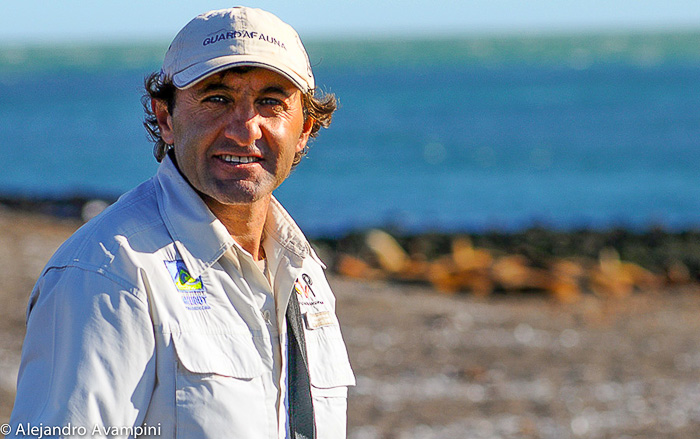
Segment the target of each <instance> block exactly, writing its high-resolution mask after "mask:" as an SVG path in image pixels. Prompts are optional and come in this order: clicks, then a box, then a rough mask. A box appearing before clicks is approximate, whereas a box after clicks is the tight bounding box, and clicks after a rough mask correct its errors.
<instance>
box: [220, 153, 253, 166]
mask: <svg viewBox="0 0 700 439" xmlns="http://www.w3.org/2000/svg"><path fill="white" fill-rule="evenodd" d="M221 158H222V160H224V161H226V162H228V163H236V164H238V163H253V162H259V161H260V159H259V158H258V157H250V156H244V157H240V156H237V155H222V156H221Z"/></svg>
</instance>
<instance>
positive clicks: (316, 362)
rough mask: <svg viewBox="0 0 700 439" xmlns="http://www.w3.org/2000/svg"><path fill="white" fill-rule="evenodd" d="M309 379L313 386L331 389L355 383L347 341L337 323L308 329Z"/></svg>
mask: <svg viewBox="0 0 700 439" xmlns="http://www.w3.org/2000/svg"><path fill="white" fill-rule="evenodd" d="M305 335H306V349H307V352H308V355H309V381H311V385H312V386H313V387H316V388H319V389H330V388H333V387H341V386H342V387H347V386H354V385H355V375H354V374H353V372H352V368H351V367H350V360H349V359H348V352H347V350H346V349H345V342H343V337H342V335H341V334H340V327H339V326H338V325H337V324H336V325H332V326H324V327H322V328H318V329H315V330H306V331H305Z"/></svg>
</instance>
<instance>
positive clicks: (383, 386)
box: [0, 207, 700, 439]
mask: <svg viewBox="0 0 700 439" xmlns="http://www.w3.org/2000/svg"><path fill="white" fill-rule="evenodd" d="M81 224H82V223H81V221H80V220H78V219H75V218H72V217H70V218H59V217H56V216H48V215H45V214H41V213H36V212H33V213H30V212H27V211H23V210H18V209H10V208H7V207H4V208H1V209H0V266H2V269H3V270H2V271H3V282H2V284H0V299H1V300H2V303H3V306H2V307H0V368H1V372H0V423H3V422H6V421H7V420H8V419H9V415H10V412H11V408H12V403H13V398H14V389H15V380H16V375H17V371H18V367H19V359H20V351H21V345H22V338H23V335H24V319H25V310H26V303H27V299H28V297H29V293H30V291H31V288H32V286H33V284H34V282H35V280H36V277H37V276H38V274H39V273H40V271H41V269H42V267H43V265H44V264H45V263H46V261H47V260H48V258H49V257H50V255H51V254H52V253H53V252H54V251H55V250H56V248H58V246H59V245H60V244H61V243H62V242H63V241H64V240H65V239H66V238H67V237H68V236H69V235H70V234H71V233H72V232H73V231H74V230H75V229H76V228H77V227H79V226H80V225H81ZM326 245H327V243H326ZM329 280H330V283H331V285H332V287H333V289H334V292H335V294H336V296H337V298H338V302H337V313H338V316H339V319H340V321H341V324H342V328H343V333H344V336H345V339H346V342H347V345H348V351H349V355H350V359H351V363H352V365H353V368H354V370H355V373H356V375H357V386H356V387H354V388H352V389H351V390H350V395H349V426H348V429H349V430H348V437H349V438H352V439H371V438H396V439H399V438H401V439H409V438H557V439H566V438H625V437H630V438H631V437H654V438H688V437H696V436H698V435H699V434H700V383H698V381H697V374H698V371H699V370H700V339H699V338H698V337H697V334H698V333H699V330H700V319H697V309H698V306H699V305H700V289H699V288H698V287H697V285H695V284H694V283H689V284H686V285H674V286H668V285H663V286H660V287H658V288H655V289H650V290H645V291H642V290H635V291H634V292H633V293H631V294H629V295H626V296H624V297H613V296H609V297H608V296H601V295H596V294H592V293H590V292H584V293H583V294H582V295H581V296H580V297H578V298H577V300H576V301H572V302H570V303H567V302H562V301H560V300H556V299H555V298H554V297H553V296H552V295H551V294H547V293H543V292H538V291H527V292H517V293H516V292H496V293H493V294H490V295H487V296H478V295H475V294H471V293H468V292H454V293H445V292H440V291H438V290H436V289H435V288H433V287H432V286H431V285H430V284H428V283H419V282H405V281H404V282H399V281H396V280H391V279H386V278H385V279H373V280H365V279H350V278H347V277H343V276H340V275H338V274H337V273H335V272H331V273H330V274H329Z"/></svg>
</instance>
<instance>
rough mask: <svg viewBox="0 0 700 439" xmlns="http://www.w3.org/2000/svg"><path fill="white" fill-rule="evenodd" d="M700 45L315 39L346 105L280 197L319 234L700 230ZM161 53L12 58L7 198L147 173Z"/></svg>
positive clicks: (19, 52) (4, 150)
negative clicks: (148, 83)
mask: <svg viewBox="0 0 700 439" xmlns="http://www.w3.org/2000/svg"><path fill="white" fill-rule="evenodd" d="M698 42H700V34H692V33H685V34H650V35H577V36H570V37H537V36H528V37H502V38H496V37H491V38H485V37H484V38H476V37H471V38H458V39H457V38H456V39H451V40H406V41H388V40H384V41H355V42H310V43H308V44H307V46H308V49H309V52H310V56H311V59H312V63H313V64H314V66H315V67H314V69H315V72H316V76H317V80H318V81H317V82H318V83H319V84H321V86H322V88H323V89H324V90H326V91H330V92H333V93H336V95H337V96H338V98H339V100H340V103H341V108H340V109H339V110H338V112H337V114H336V117H335V119H334V122H333V126H332V127H331V129H330V130H327V131H325V132H323V133H321V136H320V137H319V139H318V140H317V141H316V142H314V144H313V146H312V150H311V153H310V154H309V157H308V159H307V160H304V161H303V162H302V164H301V165H300V166H299V167H298V169H297V170H296V171H295V172H294V173H293V174H292V177H291V178H290V179H289V180H288V181H287V182H286V183H285V184H284V185H283V187H282V188H280V189H279V190H278V194H277V195H278V197H279V198H280V199H281V200H282V202H283V203H284V204H285V206H287V207H288V209H289V210H290V211H291V212H292V214H293V215H294V216H295V218H296V219H297V220H298V222H299V223H300V225H301V226H302V227H303V228H304V229H305V230H307V231H308V232H309V233H310V234H311V235H316V236H318V235H324V234H326V235H327V234H339V233H343V232H345V231H347V230H349V229H355V228H363V227H369V226H387V225H391V226H394V227H398V228H401V229H404V230H409V231H424V230H434V229H438V230H484V229H488V228H501V229H519V228H523V227H528V226H530V225H533V224H543V225H548V226H551V227H558V228H574V227H597V228H600V227H609V226H626V227H636V228H646V227H650V226H654V225H662V226H665V227H668V228H674V229H682V228H691V227H697V226H698V225H700V185H698V181H700V179H699V177H700V171H698V163H699V162H700V161H699V160H698V159H700V44H698ZM166 46H167V44H150V45H142V46H138V47H136V46H128V47H126V46H111V47H97V46H93V47H85V46H83V47H69V46H64V47H52V48H40V47H6V48H2V49H0V156H2V157H3V164H4V166H3V172H2V173H0V195H4V196H37V197H67V196H71V195H75V194H82V195H91V196H103V197H113V196H117V195H119V194H120V193H122V192H124V191H126V190H128V189H129V188H131V187H133V186H135V185H136V184H138V183H139V182H140V181H142V180H144V179H146V178H148V177H149V176H150V175H152V174H153V172H154V170H155V168H156V163H155V160H154V159H153V158H152V156H151V145H150V144H149V142H148V141H147V139H146V136H145V133H144V131H143V129H142V127H141V117H142V110H141V107H140V102H139V98H140V87H141V83H142V80H143V77H144V75H145V74H147V73H148V72H150V71H152V70H156V69H158V67H159V63H160V59H161V58H162V56H163V53H164V51H165V49H166Z"/></svg>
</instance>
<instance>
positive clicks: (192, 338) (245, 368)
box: [173, 332, 264, 379]
mask: <svg viewBox="0 0 700 439" xmlns="http://www.w3.org/2000/svg"><path fill="white" fill-rule="evenodd" d="M173 344H174V345H175V352H176V353H177V357H178V359H179V360H180V363H181V364H182V366H183V367H184V368H185V369H187V370H188V371H190V372H192V373H203V374H204V373H208V374H216V375H223V376H229V377H234V378H248V379H250V378H255V377H257V376H260V375H262V373H263V370H264V368H263V364H262V360H261V359H260V355H259V354H258V351H257V350H256V349H255V346H254V345H253V341H252V340H250V339H249V338H247V337H245V336H243V335H239V334H226V333H205V332H181V333H179V334H173Z"/></svg>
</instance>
